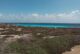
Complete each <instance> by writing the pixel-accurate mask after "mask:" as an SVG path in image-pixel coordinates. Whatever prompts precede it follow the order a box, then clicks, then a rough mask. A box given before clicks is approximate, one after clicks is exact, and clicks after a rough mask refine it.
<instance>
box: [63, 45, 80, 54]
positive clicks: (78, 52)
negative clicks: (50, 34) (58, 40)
mask: <svg viewBox="0 0 80 54" xmlns="http://www.w3.org/2000/svg"><path fill="white" fill-rule="evenodd" d="M63 54H80V45H77V46H75V47H73V48H72V49H71V51H67V52H64V53H63Z"/></svg>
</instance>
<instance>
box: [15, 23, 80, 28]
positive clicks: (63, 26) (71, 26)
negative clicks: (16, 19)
mask: <svg viewBox="0 0 80 54" xmlns="http://www.w3.org/2000/svg"><path fill="white" fill-rule="evenodd" d="M16 25H17V26H25V27H49V28H80V24H69V23H68V24H67V23H16Z"/></svg>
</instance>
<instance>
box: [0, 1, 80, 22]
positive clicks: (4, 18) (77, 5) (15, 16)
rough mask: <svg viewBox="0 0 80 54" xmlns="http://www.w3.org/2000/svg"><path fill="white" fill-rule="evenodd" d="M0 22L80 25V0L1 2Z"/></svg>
mask: <svg viewBox="0 0 80 54" xmlns="http://www.w3.org/2000/svg"><path fill="white" fill-rule="evenodd" d="M0 22H28V23H35V22H36V23H41V22H42V23H80V0H0Z"/></svg>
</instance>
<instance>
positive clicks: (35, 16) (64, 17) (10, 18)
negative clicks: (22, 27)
mask: <svg viewBox="0 0 80 54" xmlns="http://www.w3.org/2000/svg"><path fill="white" fill-rule="evenodd" d="M0 22H3V23H4V22H10V23H13V22H19V23H20V22H21V23H22V22H23V23H24V22H25V23H80V10H74V11H71V12H68V13H66V12H64V13H57V14H56V13H52V14H48V13H45V14H39V13H31V14H25V13H21V14H14V13H13V14H12V13H11V14H10V13H9V14H4V13H0Z"/></svg>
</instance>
